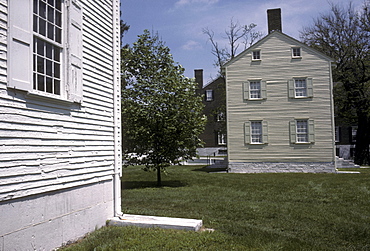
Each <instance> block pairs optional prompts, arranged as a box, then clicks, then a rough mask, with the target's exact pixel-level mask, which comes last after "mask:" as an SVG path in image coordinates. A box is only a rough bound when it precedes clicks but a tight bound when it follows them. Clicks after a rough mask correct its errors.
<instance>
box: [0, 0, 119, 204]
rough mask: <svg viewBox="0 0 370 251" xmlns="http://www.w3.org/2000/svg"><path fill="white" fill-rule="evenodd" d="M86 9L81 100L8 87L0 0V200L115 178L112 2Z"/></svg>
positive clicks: (96, 3)
mask: <svg viewBox="0 0 370 251" xmlns="http://www.w3.org/2000/svg"><path fill="white" fill-rule="evenodd" d="M80 2H81V4H82V8H83V26H82V27H83V54H82V62H83V102H82V103H81V104H74V103H58V102H53V100H52V99H51V100H50V101H48V100H41V99H38V98H31V97H29V96H28V95H27V94H26V93H25V92H22V91H17V90H13V89H7V58H6V56H7V53H6V48H7V30H6V29H7V1H5V0H0V34H1V38H0V107H1V114H0V141H1V144H0V168H1V172H0V201H2V200H7V199H14V198H18V197H23V196H28V195H33V194H38V193H44V192H49V191H54V190H58V189H65V188H69V187H74V186H80V185H86V184H92V183H96V182H101V181H106V180H112V176H113V173H114V161H115V159H114V155H115V150H116V149H115V147H114V109H116V108H115V107H114V101H113V98H114V94H113V82H114V80H113V56H114V55H113V54H114V53H116V52H115V51H113V46H112V45H113V39H114V37H113V21H112V12H113V6H112V1H109V0H106V1H89V0H81V1H80Z"/></svg>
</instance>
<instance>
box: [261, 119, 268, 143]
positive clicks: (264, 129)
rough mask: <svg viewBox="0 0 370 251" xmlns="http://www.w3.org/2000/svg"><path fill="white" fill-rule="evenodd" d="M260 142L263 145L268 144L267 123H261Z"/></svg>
mask: <svg viewBox="0 0 370 251" xmlns="http://www.w3.org/2000/svg"><path fill="white" fill-rule="evenodd" d="M262 142H263V143H264V144H267V143H268V128H267V121H262Z"/></svg>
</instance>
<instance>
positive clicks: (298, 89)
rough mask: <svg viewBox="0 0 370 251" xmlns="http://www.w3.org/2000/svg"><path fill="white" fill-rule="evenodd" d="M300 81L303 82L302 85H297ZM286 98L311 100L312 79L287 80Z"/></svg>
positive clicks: (296, 78) (297, 78)
mask: <svg viewBox="0 0 370 251" xmlns="http://www.w3.org/2000/svg"><path fill="white" fill-rule="evenodd" d="M302 81H304V85H298V84H299V83H302ZM301 94H303V95H301ZM288 96H289V98H293V99H307V98H313V79H312V78H309V77H294V78H292V79H290V80H288Z"/></svg>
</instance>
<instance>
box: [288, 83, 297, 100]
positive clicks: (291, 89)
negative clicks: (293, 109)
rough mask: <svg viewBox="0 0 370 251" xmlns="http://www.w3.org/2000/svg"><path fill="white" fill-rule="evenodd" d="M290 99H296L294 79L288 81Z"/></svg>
mask: <svg viewBox="0 0 370 251" xmlns="http://www.w3.org/2000/svg"><path fill="white" fill-rule="evenodd" d="M288 97H289V98H295V93H294V80H293V79H290V80H288Z"/></svg>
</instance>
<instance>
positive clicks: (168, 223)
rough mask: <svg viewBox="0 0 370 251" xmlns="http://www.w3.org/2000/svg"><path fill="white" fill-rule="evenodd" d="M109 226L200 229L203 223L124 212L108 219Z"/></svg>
mask: <svg viewBox="0 0 370 251" xmlns="http://www.w3.org/2000/svg"><path fill="white" fill-rule="evenodd" d="M108 225H109V226H137V227H159V228H167V229H177V230H188V231H199V230H200V228H201V227H202V225H203V221H202V220H194V219H184V218H170V217H158V216H147V215H134V214H123V215H122V216H120V217H114V218H110V219H108Z"/></svg>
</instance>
